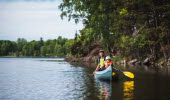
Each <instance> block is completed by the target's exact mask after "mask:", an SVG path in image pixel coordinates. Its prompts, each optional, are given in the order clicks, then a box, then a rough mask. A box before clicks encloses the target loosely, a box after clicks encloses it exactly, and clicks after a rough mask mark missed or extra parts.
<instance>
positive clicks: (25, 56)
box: [0, 56, 65, 58]
mask: <svg viewBox="0 0 170 100" xmlns="http://www.w3.org/2000/svg"><path fill="white" fill-rule="evenodd" d="M0 58H65V57H57V56H49V57H47V56H0Z"/></svg>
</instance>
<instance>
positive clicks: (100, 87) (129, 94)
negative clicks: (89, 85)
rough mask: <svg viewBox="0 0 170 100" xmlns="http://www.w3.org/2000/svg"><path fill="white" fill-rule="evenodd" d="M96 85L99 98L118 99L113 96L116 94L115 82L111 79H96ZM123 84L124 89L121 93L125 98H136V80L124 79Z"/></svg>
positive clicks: (101, 99)
mask: <svg viewBox="0 0 170 100" xmlns="http://www.w3.org/2000/svg"><path fill="white" fill-rule="evenodd" d="M95 82H96V87H97V91H98V98H99V100H110V99H116V98H115V97H113V95H115V94H114V93H115V92H113V91H114V88H113V87H114V84H113V82H110V81H102V80H98V79H95ZM121 83H122V84H121V86H120V87H122V89H123V91H122V93H120V95H122V96H121V97H123V98H122V99H123V100H134V81H124V82H121Z"/></svg>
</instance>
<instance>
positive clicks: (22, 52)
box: [0, 36, 74, 57]
mask: <svg viewBox="0 0 170 100" xmlns="http://www.w3.org/2000/svg"><path fill="white" fill-rule="evenodd" d="M73 42H74V41H73V40H72V39H66V38H62V37H61V36H59V37H58V38H57V39H53V40H47V41H44V40H43V38H40V40H39V41H35V40H33V41H30V42H28V41H27V40H26V39H24V38H18V39H17V41H9V40H0V56H34V57H63V56H66V55H67V56H69V55H70V54H71V51H70V50H71V49H70V48H71V45H72V44H73Z"/></svg>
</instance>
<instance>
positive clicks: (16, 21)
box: [0, 0, 83, 41]
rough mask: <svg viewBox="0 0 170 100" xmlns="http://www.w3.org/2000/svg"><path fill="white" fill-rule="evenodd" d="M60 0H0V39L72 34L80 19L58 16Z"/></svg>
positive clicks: (35, 38) (45, 38)
mask: <svg viewBox="0 0 170 100" xmlns="http://www.w3.org/2000/svg"><path fill="white" fill-rule="evenodd" d="M61 2H62V0H0V40H12V41H16V40H17V38H26V39H27V40H28V41H31V40H39V38H40V37H43V38H44V40H47V39H55V38H57V37H58V36H62V37H65V38H73V37H74V34H75V32H76V30H77V31H78V30H80V29H82V28H83V25H82V23H79V24H75V23H74V20H71V21H70V22H68V19H67V18H64V19H63V20H62V19H61V18H60V14H61V11H60V10H59V9H58V5H59V4H60V3H61Z"/></svg>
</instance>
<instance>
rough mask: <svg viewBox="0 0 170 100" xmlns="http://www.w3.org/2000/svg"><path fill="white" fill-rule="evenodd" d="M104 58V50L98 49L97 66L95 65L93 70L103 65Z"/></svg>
mask: <svg viewBox="0 0 170 100" xmlns="http://www.w3.org/2000/svg"><path fill="white" fill-rule="evenodd" d="M105 59H106V57H105V56H104V50H100V51H99V58H98V59H97V67H96V69H95V71H98V70H99V69H100V68H102V67H103V66H104V61H105ZM95 71H94V72H93V74H94V73H95Z"/></svg>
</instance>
